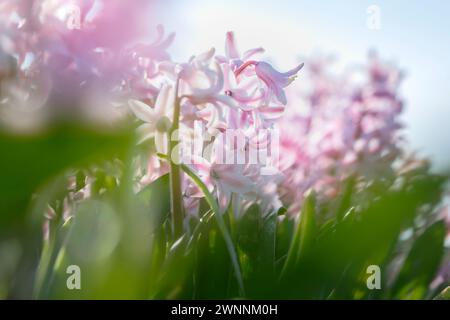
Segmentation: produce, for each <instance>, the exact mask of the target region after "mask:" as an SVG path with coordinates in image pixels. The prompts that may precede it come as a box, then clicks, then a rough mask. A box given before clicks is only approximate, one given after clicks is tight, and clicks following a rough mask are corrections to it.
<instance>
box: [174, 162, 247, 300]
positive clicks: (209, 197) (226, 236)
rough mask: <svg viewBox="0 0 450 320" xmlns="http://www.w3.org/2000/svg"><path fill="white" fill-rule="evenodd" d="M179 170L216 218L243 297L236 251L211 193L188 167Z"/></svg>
mask: <svg viewBox="0 0 450 320" xmlns="http://www.w3.org/2000/svg"><path fill="white" fill-rule="evenodd" d="M181 169H182V170H183V171H184V172H185V173H186V174H187V175H188V176H189V178H191V180H192V181H193V182H194V183H195V184H196V185H197V186H198V187H199V188H200V190H201V191H202V193H203V194H204V195H205V199H206V202H208V204H209V206H210V207H211V209H212V210H213V211H214V217H215V218H216V221H217V225H218V226H219V230H220V232H221V233H222V236H223V238H224V240H225V244H226V246H227V249H228V253H229V254H230V258H231V263H232V265H233V269H234V272H235V274H236V279H237V282H238V285H239V290H240V293H241V295H242V296H245V290H244V281H243V278H242V273H241V268H240V266H239V260H238V257H237V254H236V249H235V248H234V245H233V241H232V239H231V236H230V233H229V232H228V230H227V227H226V225H225V222H224V220H223V217H222V215H221V214H220V209H219V205H218V203H217V201H216V200H215V199H214V197H213V195H212V194H211V192H209V190H208V187H207V186H206V185H205V184H204V183H203V181H202V180H201V179H200V178H199V177H198V176H197V175H196V174H195V173H194V172H193V171H192V170H191V168H189V167H188V166H186V165H184V164H181Z"/></svg>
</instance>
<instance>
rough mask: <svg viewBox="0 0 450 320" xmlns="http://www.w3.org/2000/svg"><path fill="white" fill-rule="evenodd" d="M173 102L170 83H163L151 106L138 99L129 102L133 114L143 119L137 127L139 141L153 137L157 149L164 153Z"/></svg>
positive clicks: (165, 151) (170, 124) (170, 123)
mask: <svg viewBox="0 0 450 320" xmlns="http://www.w3.org/2000/svg"><path fill="white" fill-rule="evenodd" d="M173 104H174V94H173V87H172V86H170V85H163V87H162V88H161V91H160V92H159V95H158V97H157V99H156V102H155V106H154V107H153V108H152V107H150V106H149V105H147V104H145V103H143V102H142V101H139V100H130V102H129V105H130V108H131V110H132V111H133V113H134V114H135V116H136V117H137V118H139V119H140V120H142V121H144V124H142V125H140V126H139V128H138V133H139V135H140V137H141V139H140V141H144V140H146V139H149V138H153V137H154V138H155V144H156V149H157V151H158V152H160V153H164V154H167V145H168V137H167V135H168V131H169V129H170V128H171V126H172V122H171V119H172V113H173Z"/></svg>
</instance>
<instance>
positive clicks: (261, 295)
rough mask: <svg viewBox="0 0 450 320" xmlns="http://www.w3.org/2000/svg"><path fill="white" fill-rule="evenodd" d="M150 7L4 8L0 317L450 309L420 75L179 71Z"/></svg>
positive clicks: (386, 69) (59, 1)
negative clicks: (272, 308)
mask: <svg viewBox="0 0 450 320" xmlns="http://www.w3.org/2000/svg"><path fill="white" fill-rule="evenodd" d="M148 4H150V1H129V2H128V1H115V0H111V1H105V0H103V1H99V0H97V1H95V0H90V1H81V0H69V1H63V0H33V1H32V0H16V1H9V0H8V1H5V0H1V1H0V299H321V300H322V299H333V300H334V299H357V300H359V299H371V300H372V299H401V300H403V299H407V300H409V299H448V298H449V295H450V292H449V289H448V288H449V285H450V251H449V246H450V242H449V241H450V233H449V230H450V214H449V212H448V210H447V203H448V200H447V199H446V198H447V196H448V174H447V172H446V171H445V170H441V171H436V170H433V162H432V161H431V160H430V159H428V158H427V157H426V155H421V154H420V153H418V152H416V150H414V148H413V147H411V145H410V143H409V140H408V138H407V135H406V134H405V128H406V127H407V125H406V124H405V123H404V121H403V114H404V111H405V109H406V108H408V103H407V101H409V100H408V96H407V92H404V91H402V84H403V82H404V80H405V78H407V77H408V70H407V69H406V68H404V67H403V66H402V60H401V58H402V57H401V56H400V57H398V58H399V59H398V61H397V62H396V63H394V62H392V61H391V60H390V59H387V58H385V57H384V56H383V51H382V50H377V51H375V50H367V52H368V53H367V55H366V57H361V61H363V60H365V62H364V63H359V62H354V63H345V66H344V67H343V68H338V67H336V66H337V65H339V64H340V62H339V61H338V59H335V58H333V57H332V55H331V54H330V55H327V54H312V55H303V54H302V53H301V52H287V54H289V55H291V56H292V57H298V56H302V58H301V59H300V58H299V59H298V61H297V63H296V64H293V65H291V66H290V68H281V67H279V66H278V65H276V64H275V63H273V60H272V59H271V57H272V55H271V53H270V49H271V48H269V47H267V48H262V47H256V48H252V47H247V45H246V43H245V42H243V41H240V36H239V33H237V32H233V31H228V32H225V33H224V34H223V38H222V39H221V41H222V43H223V45H222V46H221V47H215V48H214V47H206V48H198V51H195V52H191V54H192V56H191V58H189V59H186V60H184V61H178V60H177V59H175V58H173V57H172V51H171V50H173V47H174V46H176V43H177V41H178V38H177V37H176V36H175V33H174V32H172V30H170V29H169V28H167V27H165V26H163V24H153V25H152V21H149V20H152V19H151V18H149V15H147V14H146V13H145V12H148V11H146V10H144V8H146V7H148ZM124 16H125V17H127V18H126V23H117V21H119V20H120V19H122V20H123V18H120V17H124ZM149 22H150V23H149ZM430 85H431V84H430ZM426 107H427V106H423V108H426Z"/></svg>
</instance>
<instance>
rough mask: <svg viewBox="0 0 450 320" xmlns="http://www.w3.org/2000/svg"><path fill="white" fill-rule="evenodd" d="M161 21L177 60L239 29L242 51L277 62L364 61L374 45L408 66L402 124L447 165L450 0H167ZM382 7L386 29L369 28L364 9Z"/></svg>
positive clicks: (441, 164) (285, 64) (425, 150)
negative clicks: (313, 57)
mask: <svg viewBox="0 0 450 320" xmlns="http://www.w3.org/2000/svg"><path fill="white" fill-rule="evenodd" d="M162 3H163V4H162V5H161V8H162V10H163V14H162V15H161V21H158V22H161V23H163V24H164V25H165V26H166V27H167V29H169V30H173V31H176V32H177V40H176V42H175V45H174V47H173V49H172V53H173V55H174V58H176V59H180V60H182V59H186V58H187V57H189V55H191V54H194V53H197V52H199V51H203V50H205V49H208V48H209V47H211V46H215V47H217V49H218V50H220V51H222V50H223V39H224V34H225V32H226V31H228V30H233V31H235V32H236V36H237V38H238V40H240V41H239V43H240V46H241V47H242V48H243V49H246V48H251V47H254V46H263V47H264V48H266V50H267V52H268V53H269V55H270V57H271V58H273V59H274V61H275V63H276V64H277V65H278V66H279V67H280V68H287V67H289V65H290V64H292V63H294V62H296V60H297V59H298V57H299V56H301V55H303V56H308V55H309V54H312V53H314V52H318V51H319V52H323V53H334V54H336V55H337V56H338V57H339V59H340V60H341V61H343V62H363V61H364V60H365V58H366V54H367V51H368V50H369V49H371V48H374V49H376V50H377V51H378V52H379V54H380V55H381V56H382V57H383V58H386V59H388V60H392V61H394V62H396V63H397V64H398V65H399V66H400V67H402V68H403V69H405V71H406V74H407V78H406V80H405V83H404V85H403V87H402V94H403V96H404V97H405V99H406V102H407V109H406V112H405V115H404V118H403V119H404V122H405V123H406V125H407V128H408V129H407V137H408V139H409V141H410V142H411V145H412V147H413V148H414V149H416V150H418V151H420V152H421V154H422V155H429V156H432V157H433V158H434V160H435V162H436V163H437V164H438V166H439V167H447V168H449V167H450V125H448V122H449V121H450V58H449V55H450V1H442V0H431V1H420V0H415V1H407V0H383V1H381V0H380V1H366V0H345V1H344V0H342V1H337V0H319V1H312V0H309V1H301V0H300V1H299V0H297V1H289V0H286V1H280V0H279V1H267V0H259V1H256V0H255V1H238V0H228V1H219V0H218V1H214V0H177V1H173V0H172V1H163V2H162ZM370 5H377V6H378V7H379V8H380V9H381V30H377V31H374V30H370V29H368V28H367V26H366V20H367V12H366V10H367V8H368V7H369V6H370Z"/></svg>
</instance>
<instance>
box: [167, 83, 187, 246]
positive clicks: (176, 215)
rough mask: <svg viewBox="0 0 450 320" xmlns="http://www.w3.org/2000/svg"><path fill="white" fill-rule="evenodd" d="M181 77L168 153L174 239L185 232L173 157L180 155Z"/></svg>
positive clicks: (178, 182)
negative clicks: (176, 137)
mask: <svg viewBox="0 0 450 320" xmlns="http://www.w3.org/2000/svg"><path fill="white" fill-rule="evenodd" d="M179 82H180V79H179V78H178V79H177V81H176V84H175V90H174V91H175V100H174V109H173V119H172V126H171V128H170V130H169V132H168V135H169V136H168V155H169V164H170V171H169V176H170V208H171V214H172V232H173V236H174V239H178V238H179V237H180V236H181V235H182V234H183V220H184V213H183V198H182V192H181V172H180V166H179V165H178V164H177V163H175V162H174V161H173V160H174V159H173V157H174V156H176V157H177V158H178V155H174V154H173V150H174V149H175V148H176V146H177V140H178V139H175V138H174V137H175V135H178V129H179V125H180V100H181V98H180V97H178V87H179Z"/></svg>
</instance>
